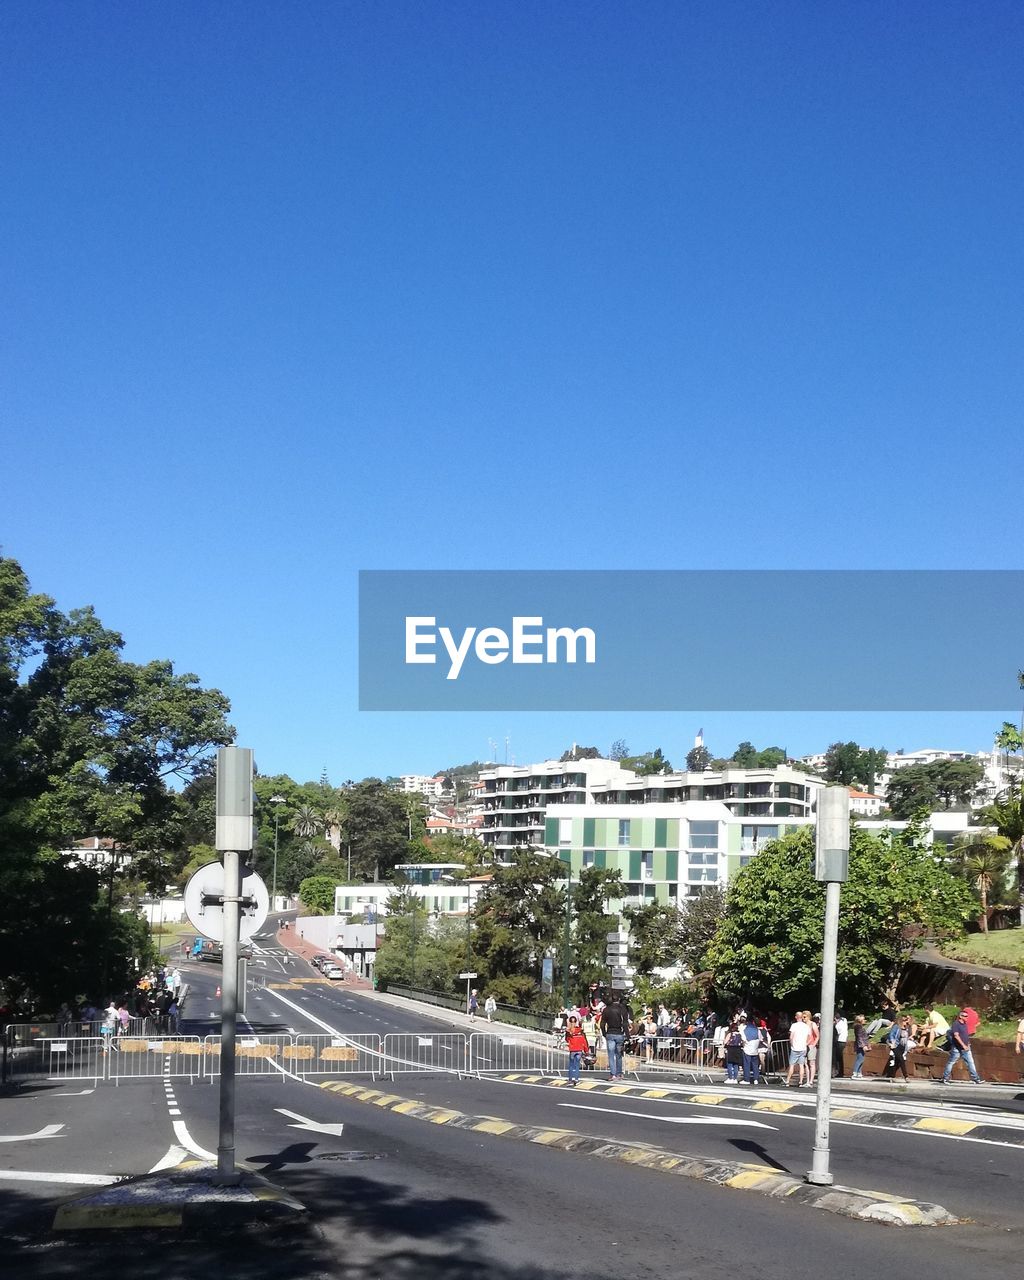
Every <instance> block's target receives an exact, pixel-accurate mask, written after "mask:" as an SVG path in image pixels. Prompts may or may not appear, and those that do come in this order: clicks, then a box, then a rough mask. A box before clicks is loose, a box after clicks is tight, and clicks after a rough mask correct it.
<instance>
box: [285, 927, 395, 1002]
mask: <svg viewBox="0 0 1024 1280" xmlns="http://www.w3.org/2000/svg"><path fill="white" fill-rule="evenodd" d="M277 942H278V945H279V946H282V947H284V949H285V950H286V951H291V952H292V954H293V955H297V956H298V957H299V959H300V960H305V961H307V962H308V961H310V960H312V959H313V957H314V956H331V958H332V959H336V956H335V955H334V952H333V951H328V950H326V948H324V947H317V946H314V944H313V943H312V942H307V941H306V939H305V938H300V937H298V936H297V935H296V933H295V930H294V929H278V931H277ZM345 986H346V987H347V988H348V989H349V990H363V991H371V990H372V989H373V988H372V986H371V984H370V983H369V982H368V981H367V980H366V978H361V977H359V975H358V974H357V973H356V971H355V970H354V969H350V970H348V971H347V972H346V974H345Z"/></svg>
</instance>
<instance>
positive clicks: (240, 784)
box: [216, 747, 252, 1186]
mask: <svg viewBox="0 0 1024 1280" xmlns="http://www.w3.org/2000/svg"><path fill="white" fill-rule="evenodd" d="M251 848H252V751H251V750H250V749H249V748H248V747H221V748H220V750H219V751H218V752H217V849H218V850H219V851H220V853H221V854H222V857H223V859H224V895H223V920H224V938H223V940H222V946H223V959H222V964H223V970H224V971H223V975H222V977H221V1013H220V1128H219V1136H218V1142H217V1175H216V1181H217V1182H218V1183H219V1184H220V1185H221V1186H234V1185H236V1184H237V1183H238V1182H239V1181H241V1174H240V1173H239V1172H238V1170H237V1169H236V1168H235V1035H236V1024H237V1017H238V925H239V906H240V902H241V896H242V866H241V859H240V857H239V852H240V850H246V851H247V850H249V849H251Z"/></svg>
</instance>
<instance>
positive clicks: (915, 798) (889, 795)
mask: <svg viewBox="0 0 1024 1280" xmlns="http://www.w3.org/2000/svg"><path fill="white" fill-rule="evenodd" d="M885 802H886V804H887V805H888V806H889V809H890V812H891V813H892V814H893V815H894V816H895V817H897V818H912V817H913V816H914V815H915V814H917V813H922V812H924V813H930V812H931V811H932V810H934V809H936V808H937V807H938V803H939V793H938V791H936V789H935V775H934V774H933V773H931V772H930V771H929V769H928V766H927V765H923V764H912V765H908V766H907V767H906V768H905V769H899V770H897V772H896V773H894V774H893V776H892V778H890V780H889V786H888V787H887V788H886V792H885Z"/></svg>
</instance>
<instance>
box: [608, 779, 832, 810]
mask: <svg viewBox="0 0 1024 1280" xmlns="http://www.w3.org/2000/svg"><path fill="white" fill-rule="evenodd" d="M824 785H825V783H824V781H823V780H822V779H821V778H815V777H811V776H810V775H809V774H806V773H802V772H800V770H799V769H793V768H790V766H789V765H776V766H775V767H773V768H770V769H742V768H739V767H735V768H725V769H718V770H715V769H707V770H704V771H703V772H700V773H657V774H649V775H647V776H645V777H634V778H624V779H621V780H619V779H608V780H607V781H595V784H594V786H593V787H592V788H591V792H592V795H593V799H594V802H595V803H596V804H614V805H622V804H635V805H644V806H647V805H651V804H671V803H681V802H683V801H694V800H714V801H719V802H721V803H722V804H724V805H725V807H726V809H728V811H729V812H730V813H731V814H732V816H733V817H736V818H751V819H754V818H757V819H760V818H782V819H787V820H789V819H793V818H809V817H811V815H812V814H813V812H814V807H815V804H816V802H817V794H818V792H819V791H820V790H821V788H822V787H823V786H824Z"/></svg>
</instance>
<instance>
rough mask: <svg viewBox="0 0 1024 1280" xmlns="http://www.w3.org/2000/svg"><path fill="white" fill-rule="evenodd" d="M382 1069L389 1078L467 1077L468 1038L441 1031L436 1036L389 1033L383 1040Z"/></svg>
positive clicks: (457, 1033) (468, 1068)
mask: <svg viewBox="0 0 1024 1280" xmlns="http://www.w3.org/2000/svg"><path fill="white" fill-rule="evenodd" d="M384 1070H385V1071H386V1072H387V1073H388V1074H389V1075H390V1076H391V1077H392V1078H394V1076H395V1075H396V1074H397V1073H398V1072H405V1071H439V1072H443V1073H451V1074H454V1075H459V1076H463V1075H468V1074H469V1071H470V1066H469V1044H468V1041H467V1038H466V1037H465V1036H464V1035H462V1034H461V1033H460V1032H442V1033H441V1034H439V1035H418V1034H416V1033H414V1032H398V1033H395V1032H392V1033H391V1034H389V1035H386V1036H385V1037H384Z"/></svg>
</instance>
